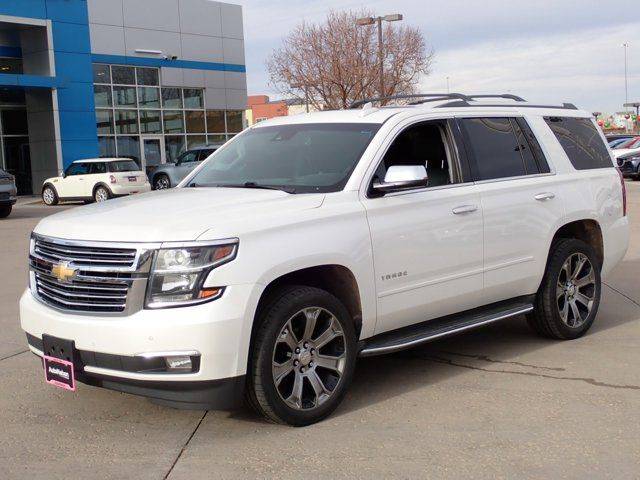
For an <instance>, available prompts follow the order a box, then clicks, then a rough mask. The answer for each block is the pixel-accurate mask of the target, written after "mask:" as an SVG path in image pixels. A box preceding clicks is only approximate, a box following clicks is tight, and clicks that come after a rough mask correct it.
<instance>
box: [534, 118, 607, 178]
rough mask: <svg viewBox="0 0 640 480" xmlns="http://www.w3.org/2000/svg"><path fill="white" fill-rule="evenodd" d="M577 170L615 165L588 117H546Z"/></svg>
mask: <svg viewBox="0 0 640 480" xmlns="http://www.w3.org/2000/svg"><path fill="white" fill-rule="evenodd" d="M544 120H545V122H547V125H549V128H551V130H552V131H553V133H554V135H555V136H556V138H557V139H558V141H559V142H560V145H562V148H563V149H564V151H565V153H566V154H567V156H568V157H569V160H571V164H572V165H573V167H574V168H575V169H576V170H589V169H593V168H609V167H612V166H613V163H612V161H611V157H610V156H609V151H608V150H607V147H606V145H605V143H604V141H603V140H602V137H601V136H600V132H598V130H597V129H596V127H595V125H594V124H593V122H592V121H591V120H590V119H588V118H569V117H544Z"/></svg>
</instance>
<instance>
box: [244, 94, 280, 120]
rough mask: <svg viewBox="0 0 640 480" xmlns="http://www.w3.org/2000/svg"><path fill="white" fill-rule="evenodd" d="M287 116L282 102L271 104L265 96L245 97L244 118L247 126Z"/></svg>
mask: <svg viewBox="0 0 640 480" xmlns="http://www.w3.org/2000/svg"><path fill="white" fill-rule="evenodd" d="M288 114H289V109H288V107H287V103H286V102H284V101H277V102H272V101H270V100H269V97H268V96H267V95H249V97H247V110H246V118H247V124H248V125H253V124H255V123H259V122H263V121H264V120H268V119H270V118H275V117H286V116H287V115H288Z"/></svg>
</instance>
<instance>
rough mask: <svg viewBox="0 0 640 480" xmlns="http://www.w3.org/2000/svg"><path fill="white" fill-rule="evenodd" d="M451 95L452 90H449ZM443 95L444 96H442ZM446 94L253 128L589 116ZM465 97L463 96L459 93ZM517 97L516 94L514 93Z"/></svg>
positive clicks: (561, 107)
mask: <svg viewBox="0 0 640 480" xmlns="http://www.w3.org/2000/svg"><path fill="white" fill-rule="evenodd" d="M452 95H454V94H452ZM443 97H444V98H443ZM446 97H447V94H443V95H442V96H438V98H434V99H430V100H428V101H427V102H425V103H417V104H413V105H386V106H382V107H374V106H372V104H371V103H366V104H364V105H363V106H362V107H359V108H352V109H349V110H324V111H321V112H311V113H303V114H299V115H295V116H289V117H276V118H273V119H269V120H266V121H263V122H260V123H258V124H256V125H255V126H254V127H253V128H262V127H268V126H270V125H284V124H300V123H377V124H381V123H384V122H385V121H386V120H388V119H389V118H391V117H392V116H395V115H398V114H402V113H404V114H415V113H427V112H429V113H443V114H447V113H452V112H454V113H461V114H462V113H464V114H468V113H474V112H480V111H482V112H489V114H491V113H493V114H496V115H505V114H507V115H509V114H511V115H523V116H524V115H562V116H567V117H591V113H589V112H586V111H584V110H578V109H577V108H576V107H575V106H573V105H571V104H567V103H565V104H558V105H539V104H535V103H531V102H527V101H524V100H515V99H514V98H500V97H495V98H494V97H488V98H487V97H484V96H482V97H478V99H474V98H473V97H467V99H459V98H455V97H453V98H446ZM463 97H466V96H463ZM516 98H517V97H516Z"/></svg>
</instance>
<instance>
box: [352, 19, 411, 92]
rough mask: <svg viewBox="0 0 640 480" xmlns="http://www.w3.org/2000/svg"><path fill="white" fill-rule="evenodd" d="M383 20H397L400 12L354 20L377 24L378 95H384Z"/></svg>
mask: <svg viewBox="0 0 640 480" xmlns="http://www.w3.org/2000/svg"><path fill="white" fill-rule="evenodd" d="M383 20H384V21H385V22H399V21H400V20H402V15H401V14H400V13H394V14H393V15H384V16H381V17H365V18H359V19H358V20H356V25H358V26H359V27H362V26H364V25H373V24H377V25H378V74H379V76H380V79H379V82H380V86H379V88H380V97H385V96H386V95H385V88H384V45H383V43H382V21H383Z"/></svg>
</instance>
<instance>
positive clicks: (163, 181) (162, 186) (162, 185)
mask: <svg viewBox="0 0 640 480" xmlns="http://www.w3.org/2000/svg"><path fill="white" fill-rule="evenodd" d="M153 188H155V189H156V190H166V189H167V188H171V181H170V180H169V177H168V176H167V175H164V174H160V175H158V176H157V177H156V178H155V179H154V180H153Z"/></svg>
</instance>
